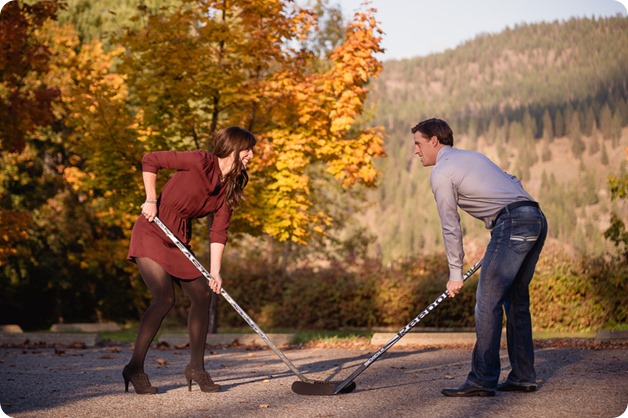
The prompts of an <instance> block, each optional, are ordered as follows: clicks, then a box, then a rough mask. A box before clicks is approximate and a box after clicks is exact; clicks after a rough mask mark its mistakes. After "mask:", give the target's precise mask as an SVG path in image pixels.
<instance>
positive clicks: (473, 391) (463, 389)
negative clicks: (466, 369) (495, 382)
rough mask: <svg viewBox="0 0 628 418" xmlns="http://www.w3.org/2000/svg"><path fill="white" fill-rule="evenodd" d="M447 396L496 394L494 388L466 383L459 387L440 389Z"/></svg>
mask: <svg viewBox="0 0 628 418" xmlns="http://www.w3.org/2000/svg"><path fill="white" fill-rule="evenodd" d="M440 393H442V394H443V395H445V396H457V397H471V396H495V391H494V390H487V389H482V388H479V387H477V386H473V385H472V384H470V383H465V384H463V385H462V386H460V387H457V388H450V389H443V390H441V391H440Z"/></svg>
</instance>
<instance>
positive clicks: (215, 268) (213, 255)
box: [209, 242, 225, 294]
mask: <svg viewBox="0 0 628 418" xmlns="http://www.w3.org/2000/svg"><path fill="white" fill-rule="evenodd" d="M224 250H225V244H221V243H219V242H212V243H211V244H210V245H209V254H210V260H209V274H210V275H211V276H212V279H214V280H212V281H211V282H210V283H209V287H211V289H212V290H213V291H214V292H215V293H218V294H220V289H221V288H222V277H220V266H221V264H222V253H223V252H224Z"/></svg>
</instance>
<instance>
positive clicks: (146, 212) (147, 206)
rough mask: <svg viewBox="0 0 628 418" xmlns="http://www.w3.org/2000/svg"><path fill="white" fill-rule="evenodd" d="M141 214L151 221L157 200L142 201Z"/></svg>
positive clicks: (154, 213)
mask: <svg viewBox="0 0 628 418" xmlns="http://www.w3.org/2000/svg"><path fill="white" fill-rule="evenodd" d="M140 207H141V208H142V215H143V216H144V217H145V218H146V220H147V221H148V222H153V220H154V219H155V216H157V201H154V200H147V201H146V202H144V203H142V206H140Z"/></svg>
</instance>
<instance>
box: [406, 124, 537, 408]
mask: <svg viewBox="0 0 628 418" xmlns="http://www.w3.org/2000/svg"><path fill="white" fill-rule="evenodd" d="M412 133H413V134H414V144H415V148H414V153H415V155H418V156H419V157H420V158H421V163H422V164H423V166H424V167H429V166H434V169H433V170H432V173H431V174H430V183H431V186H432V192H433V193H434V198H435V199H436V206H437V208H438V213H439V216H440V220H441V226H442V231H443V238H444V241H445V251H446V253H447V261H448V263H449V281H448V282H447V291H448V292H449V296H451V297H452V298H453V297H455V296H456V295H457V294H458V293H460V291H461V289H462V286H463V283H464V282H463V279H462V277H463V276H462V262H463V258H464V251H463V247H462V229H461V227H460V217H459V215H458V207H460V208H461V209H462V210H464V211H465V212H467V213H468V214H469V215H471V216H473V217H475V218H477V219H480V220H482V221H484V223H485V225H486V228H487V229H489V230H491V239H490V242H489V244H488V246H487V248H486V252H485V254H484V259H483V261H482V269H481V270H480V280H479V283H478V289H477V294H476V306H475V333H476V337H477V341H476V344H475V347H474V349H473V359H472V365H471V372H470V373H469V375H468V376H467V379H466V382H465V383H464V384H462V385H461V386H460V387H457V388H452V389H443V390H442V391H441V393H443V395H445V396H494V395H495V389H497V390H501V391H520V392H533V391H535V390H536V372H535V369H534V347H533V343H532V321H531V318H530V295H529V292H528V286H529V284H530V281H531V280H532V276H533V275H534V269H535V267H536V263H537V261H538V259H539V254H540V253H541V249H542V248H543V244H544V242H545V237H546V236H547V221H546V219H545V216H544V215H543V212H541V210H540V208H539V205H538V203H537V202H535V201H534V199H532V197H531V196H530V195H529V194H528V193H526V191H525V190H524V189H523V186H522V185H521V183H520V182H519V180H517V178H516V177H514V176H511V175H509V174H507V173H505V172H504V171H502V170H501V169H500V168H499V167H498V166H497V165H495V164H494V163H493V162H492V161H491V160H489V159H488V158H487V157H485V156H484V155H482V154H480V153H478V152H474V151H466V150H460V149H456V148H453V145H454V136H453V132H452V130H451V128H450V127H449V125H448V124H447V122H445V121H443V120H440V119H428V120H425V121H423V122H420V123H419V124H418V125H416V126H415V127H414V128H412ZM503 311H505V312H506V337H507V341H508V357H509V359H510V364H511V366H512V371H511V372H510V373H509V375H508V378H507V379H506V380H505V381H504V382H503V383H501V384H499V385H498V381H499V374H500V370H501V365H500V360H499V349H500V340H501V333H502V321H503Z"/></svg>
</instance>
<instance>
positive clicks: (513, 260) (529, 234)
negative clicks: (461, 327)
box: [467, 206, 547, 390]
mask: <svg viewBox="0 0 628 418" xmlns="http://www.w3.org/2000/svg"><path fill="white" fill-rule="evenodd" d="M546 236H547V220H546V219H545V216H544V215H543V212H542V211H541V210H540V209H538V208H535V207H530V206H524V207H519V208H516V209H513V210H512V211H510V212H506V213H504V214H503V215H501V216H500V217H499V219H497V223H496V224H495V227H494V228H493V230H492V231H491V240H490V242H489V244H488V246H487V248H486V253H485V255H484V259H483V262H482V270H480V280H479V283H478V288H477V294H476V305H475V333H476V337H477V341H476V344H475V347H474V348H473V360H472V367H471V372H470V373H469V375H468V377H467V382H469V383H470V384H472V385H474V386H477V387H481V388H483V389H488V390H494V389H495V387H496V386H497V383H498V380H499V375H500V372H501V364H500V359H499V350H500V341H501V335H502V321H503V315H504V311H505V312H506V338H507V341H508V357H509V360H510V365H511V367H512V371H511V372H510V374H509V375H508V381H509V382H511V383H514V384H518V385H531V384H536V372H535V369H534V346H533V343H532V320H531V317H530V294H529V291H528V286H529V284H530V281H531V280H532V276H533V275H534V269H535V267H536V263H537V261H538V259H539V255H540V254H541V250H542V249H543V244H544V243H545V238H546Z"/></svg>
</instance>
